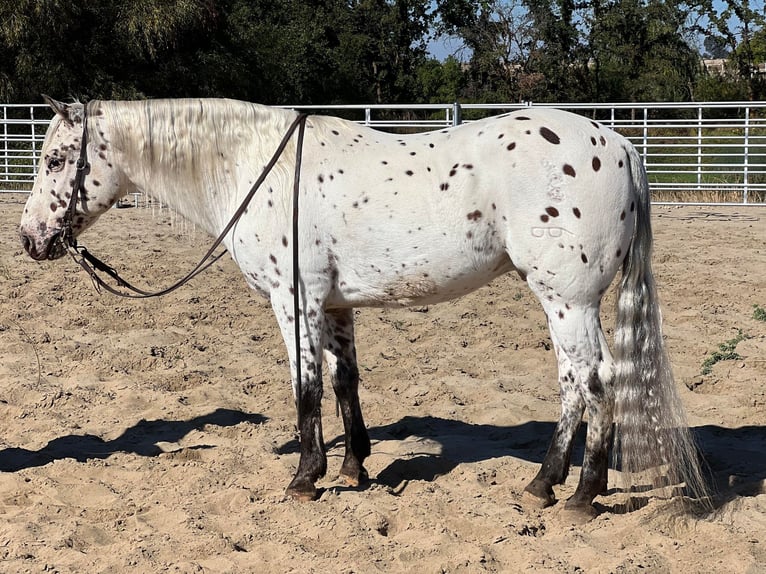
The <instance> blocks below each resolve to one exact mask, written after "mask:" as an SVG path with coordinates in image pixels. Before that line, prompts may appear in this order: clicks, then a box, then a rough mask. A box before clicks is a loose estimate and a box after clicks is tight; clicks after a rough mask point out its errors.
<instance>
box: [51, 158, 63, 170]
mask: <svg viewBox="0 0 766 574" xmlns="http://www.w3.org/2000/svg"><path fill="white" fill-rule="evenodd" d="M63 167H64V160H63V159H61V158H58V157H52V158H50V159H49V160H48V169H49V170H51V171H60V170H61V168H63Z"/></svg>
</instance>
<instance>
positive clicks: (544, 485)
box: [524, 329, 585, 508]
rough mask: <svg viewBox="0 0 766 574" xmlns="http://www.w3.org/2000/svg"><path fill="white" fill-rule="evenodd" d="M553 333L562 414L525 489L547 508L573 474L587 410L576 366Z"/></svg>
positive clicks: (554, 500)
mask: <svg viewBox="0 0 766 574" xmlns="http://www.w3.org/2000/svg"><path fill="white" fill-rule="evenodd" d="M553 333H554V332H553V330H552V329H551V337H552V339H553V344H554V348H555V350H556V356H557V357H558V361H559V389H560V394H561V416H560V418H559V422H558V423H557V424H556V430H555V431H554V434H553V439H552V440H551V443H550V446H549V447H548V452H547V453H546V454H545V459H544V460H543V464H542V466H541V467H540V470H539V471H538V473H537V476H535V478H534V479H533V480H532V482H530V483H529V484H528V485H527V487H526V488H525V489H524V490H525V491H526V492H528V493H529V494H531V495H533V496H535V497H536V499H537V501H538V503H539V504H540V506H541V507H543V508H545V507H547V506H551V505H552V504H554V503H555V502H556V496H555V494H554V492H553V486H554V485H557V484H563V483H564V481H565V480H566V478H567V476H568V475H569V460H570V458H571V456H572V446H573V444H574V437H575V434H576V433H577V429H578V428H579V426H580V421H581V420H582V416H583V412H584V411H585V402H584V400H583V398H582V395H581V394H580V392H579V390H578V389H577V385H576V382H575V369H574V367H573V365H572V362H571V361H570V360H569V358H568V357H567V355H566V354H565V353H562V352H561V349H560V346H559V344H558V342H557V341H556V338H555V335H554V334H553Z"/></svg>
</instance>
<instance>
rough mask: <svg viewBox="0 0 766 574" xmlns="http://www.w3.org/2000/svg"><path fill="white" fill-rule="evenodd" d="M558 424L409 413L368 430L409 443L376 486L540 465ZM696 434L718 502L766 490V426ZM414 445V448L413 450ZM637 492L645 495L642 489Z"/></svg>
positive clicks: (577, 451) (339, 440) (291, 446)
mask: <svg viewBox="0 0 766 574" xmlns="http://www.w3.org/2000/svg"><path fill="white" fill-rule="evenodd" d="M555 428H556V423H555V422H550V421H530V422H525V423H522V424H519V425H515V426H498V425H486V424H471V423H467V422H463V421H457V420H450V419H445V418H441V417H434V416H422V417H413V416H406V417H404V418H402V419H401V420H399V421H397V422H394V423H391V424H388V425H384V426H378V427H372V428H370V429H369V430H368V432H369V435H370V439H371V440H372V442H373V447H372V448H373V453H375V452H376V447H377V449H380V447H381V443H382V442H385V441H407V443H408V444H407V446H406V448H404V449H402V450H400V453H401V454H400V455H399V456H398V457H397V456H394V457H392V459H391V461H390V462H389V463H388V465H387V466H386V467H385V468H384V469H383V470H381V471H380V472H379V473H378V475H377V476H376V477H372V479H371V484H383V485H386V486H389V487H391V488H393V489H394V490H397V491H401V490H402V489H403V488H405V487H406V484H407V482H409V481H415V480H422V481H427V482H430V481H433V480H435V479H436V478H437V477H439V476H442V475H444V474H447V473H449V472H450V471H452V470H453V469H454V468H455V467H457V466H458V465H459V464H462V463H471V462H480V461H483V460H489V459H492V458H497V457H505V456H512V457H514V458H518V459H521V460H524V461H527V462H530V463H534V464H538V465H539V464H541V463H542V462H543V458H544V457H545V453H546V451H547V449H548V444H549V442H550V440H551V438H552V436H553V432H554V430H555ZM586 429H587V424H583V425H581V427H580V429H579V431H578V433H577V437H576V438H575V446H574V449H573V452H572V464H574V465H578V466H579V465H581V464H582V458H583V451H584V444H585V434H586ZM692 432H693V434H694V437H695V440H696V442H697V445H698V447H699V450H700V452H701V453H702V456H703V459H704V464H703V466H704V467H705V473H706V475H707V476H706V481H707V484H708V485H709V486H710V488H711V491H712V492H713V500H712V502H713V505H714V506H716V507H718V506H720V505H722V504H724V503H726V502H728V501H730V500H733V499H734V498H737V497H739V496H757V495H758V494H762V493H764V492H766V426H746V427H740V428H724V427H720V426H714V425H706V426H700V427H695V428H693V429H692ZM423 439H425V442H426V443H428V444H430V445H432V446H431V448H428V449H426V450H427V451H428V452H424V453H418V452H417V448H416V447H417V445H418V444H419V441H423ZM327 446H328V449H330V448H333V447H341V448H342V447H343V437H342V436H338V437H335V438H334V439H332V440H330V441H328V444H327ZM412 446H414V447H415V448H410V447H412ZM278 452H279V453H282V454H287V453H295V452H298V443H297V441H295V440H291V441H290V442H287V443H285V444H284V445H282V446H281V447H280V448H279V450H278ZM536 472H537V468H535V469H534V470H533V471H532V472H531V473H530V476H529V479H530V480H531V479H532V478H533V476H534V473H536ZM570 480H571V479H570ZM649 489H650V488H647V490H649ZM612 492H616V491H612ZM634 492H636V493H640V492H641V487H638V489H637V490H634ZM644 502H646V501H644ZM635 503H638V506H639V507H640V506H642V505H643V504H642V498H641V496H640V494H638V496H637V497H636V499H635V500H634V501H633V503H632V504H633V505H634V504H635ZM632 507H634V506H632ZM614 510H618V509H617V508H615V509H614Z"/></svg>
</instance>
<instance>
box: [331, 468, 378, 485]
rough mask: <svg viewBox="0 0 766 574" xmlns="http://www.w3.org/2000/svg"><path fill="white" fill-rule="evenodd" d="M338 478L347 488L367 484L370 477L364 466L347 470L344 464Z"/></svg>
mask: <svg viewBox="0 0 766 574" xmlns="http://www.w3.org/2000/svg"><path fill="white" fill-rule="evenodd" d="M338 478H339V479H340V480H341V481H343V482H344V483H345V484H346V485H347V486H353V487H357V486H361V485H362V484H364V483H366V482H367V481H368V480H369V479H370V476H369V475H368V474H367V470H366V469H365V468H364V467H363V466H356V465H355V466H354V467H353V468H346V465H345V464H344V465H343V467H342V468H341V469H340V474H339V475H338Z"/></svg>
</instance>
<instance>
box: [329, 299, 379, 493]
mask: <svg viewBox="0 0 766 574" xmlns="http://www.w3.org/2000/svg"><path fill="white" fill-rule="evenodd" d="M324 350H325V361H326V363H327V370H328V371H329V373H330V378H331V379H332V386H333V389H334V390H335V396H336V397H337V399H338V405H339V407H340V412H341V415H342V417H343V429H344V434H345V446H346V454H345V457H344V458H343V466H341V469H340V478H341V480H343V481H344V482H345V483H346V484H348V485H349V486H359V485H360V484H363V483H364V482H366V481H367V479H368V475H367V470H366V469H365V468H364V459H365V458H367V457H368V456H370V449H371V446H370V437H369V435H368V434H367V428H366V427H365V425H364V418H363V417H362V408H361V406H360V405H359V369H358V368H357V364H356V349H355V346H354V311H353V309H340V310H335V311H328V313H327V315H326V317H325V340H324Z"/></svg>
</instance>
